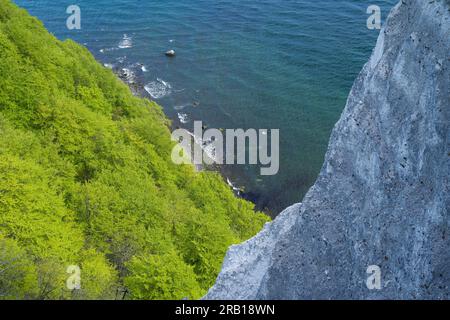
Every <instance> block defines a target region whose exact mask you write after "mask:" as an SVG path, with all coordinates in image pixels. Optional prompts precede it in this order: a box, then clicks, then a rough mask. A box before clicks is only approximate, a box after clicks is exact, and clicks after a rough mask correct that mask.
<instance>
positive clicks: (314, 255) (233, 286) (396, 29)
mask: <svg viewBox="0 0 450 320" xmlns="http://www.w3.org/2000/svg"><path fill="white" fill-rule="evenodd" d="M449 64H450V6H449V1H443V0H441V1H437V0H436V1H422V0H402V1H401V2H400V3H399V4H398V5H397V6H396V7H395V8H394V9H393V10H392V12H391V14H390V16H389V19H388V21H387V23H386V25H385V27H384V28H383V30H382V31H381V33H380V36H379V39H378V43H377V45H376V48H375V50H374V52H373V54H372V57H371V59H370V61H369V62H368V63H367V64H366V65H365V66H364V68H363V70H362V72H361V74H360V75H359V77H358V79H357V80H356V82H355V84H354V86H353V88H352V90H351V93H350V96H349V98H348V102H347V106H346V108H345V110H344V112H343V114H342V117H341V119H340V120H339V122H338V123H337V124H336V126H335V128H334V131H333V133H332V136H331V140H330V144H329V149H328V152H327V154H326V159H325V164H324V166H323V168H322V171H321V173H320V176H319V178H318V180H317V182H316V183H315V185H314V186H313V187H312V188H311V190H310V191H309V193H308V194H307V196H306V197H305V199H304V201H303V203H302V204H298V205H296V206H293V207H291V208H289V209H287V210H286V211H285V212H284V213H282V214H281V215H280V217H278V218H277V219H276V220H275V221H274V222H273V223H271V224H268V225H267V226H266V227H265V229H264V231H262V232H261V233H260V234H258V235H257V236H256V237H255V238H253V239H251V240H249V241H247V242H246V243H244V244H242V245H240V246H234V247H231V248H230V250H229V252H228V254H227V257H226V259H225V262H224V265H223V268H222V272H221V274H220V275H219V277H218V279H217V281H216V284H215V286H214V287H213V288H211V289H210V291H209V293H208V294H207V296H206V297H205V298H206V299H230V298H231V299H336V298H338V299H379V298H390V299H419V298H439V299H448V298H449V295H450V252H449V248H450V240H449V239H450V238H449V237H450V234H449V223H450V215H449V208H450V194H449V179H450V69H449ZM372 265H376V266H379V267H380V269H381V289H380V290H377V289H374V290H369V289H368V287H367V286H366V280H367V278H368V277H369V276H370V275H371V274H367V270H368V267H369V266H372Z"/></svg>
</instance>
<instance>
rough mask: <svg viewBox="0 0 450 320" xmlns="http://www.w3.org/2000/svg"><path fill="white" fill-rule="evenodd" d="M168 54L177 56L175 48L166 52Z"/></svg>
mask: <svg viewBox="0 0 450 320" xmlns="http://www.w3.org/2000/svg"><path fill="white" fill-rule="evenodd" d="M166 56H168V57H175V51H174V50H169V51H167V52H166Z"/></svg>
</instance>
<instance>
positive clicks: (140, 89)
mask: <svg viewBox="0 0 450 320" xmlns="http://www.w3.org/2000/svg"><path fill="white" fill-rule="evenodd" d="M103 66H104V67H105V68H109V69H111V70H112V71H113V72H114V74H115V75H116V76H117V77H118V78H119V79H120V80H121V81H122V82H123V83H125V84H126V85H127V86H128V87H129V88H130V90H131V92H132V94H133V95H135V96H139V97H141V98H144V99H149V100H150V101H152V102H155V103H157V104H158V105H159V103H158V102H156V101H155V100H153V99H151V95H150V94H149V92H148V91H147V90H146V89H145V85H144V83H143V81H140V78H139V75H137V74H136V73H135V72H134V71H133V70H131V69H130V68H124V67H121V66H113V65H111V64H107V63H103ZM134 66H139V67H141V70H142V72H146V71H144V70H145V66H144V65H143V64H141V63H135V64H134ZM161 109H162V110H163V112H164V107H162V106H161ZM164 115H165V116H166V118H167V119H168V120H169V121H170V130H171V132H172V131H173V130H176V129H185V128H181V127H180V126H179V125H176V124H175V123H174V121H176V119H171V118H170V117H169V116H168V115H167V114H166V112H164ZM180 122H181V121H180ZM185 130H187V129H185ZM187 131H188V132H189V134H190V135H191V136H192V137H193V140H194V143H196V144H197V145H199V146H200V147H201V148H202V150H203V152H204V154H206V155H207V156H210V152H208V150H207V147H208V145H207V144H206V145H205V144H204V143H203V142H202V141H201V139H200V138H198V137H195V136H194V134H193V133H192V132H190V131H189V130H187ZM186 152H189V151H187V150H186ZM191 152H192V150H191ZM192 165H193V166H194V167H195V169H196V171H197V172H201V171H214V172H217V173H219V174H220V176H221V177H222V179H223V180H224V182H225V183H226V184H227V185H228V186H229V187H230V189H231V190H232V191H233V193H234V194H235V196H236V197H238V198H241V199H244V200H247V201H250V202H251V203H253V204H254V205H255V211H260V212H262V213H264V214H265V215H267V216H269V217H271V218H273V215H272V213H271V211H270V210H269V209H268V208H265V209H262V208H257V204H256V201H254V199H257V198H259V197H260V196H261V195H259V194H256V193H253V192H249V193H247V192H245V187H244V186H237V185H235V184H234V183H233V181H232V180H231V178H230V175H229V173H230V170H226V168H225V166H224V165H219V164H205V163H203V164H201V165H199V164H192Z"/></svg>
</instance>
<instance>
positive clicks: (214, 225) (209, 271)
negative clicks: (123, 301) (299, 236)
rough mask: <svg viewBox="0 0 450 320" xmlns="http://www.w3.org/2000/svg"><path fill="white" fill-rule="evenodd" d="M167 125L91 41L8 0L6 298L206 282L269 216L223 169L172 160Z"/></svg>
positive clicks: (2, 222) (0, 170)
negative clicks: (67, 36) (76, 274)
mask: <svg viewBox="0 0 450 320" xmlns="http://www.w3.org/2000/svg"><path fill="white" fill-rule="evenodd" d="M168 125H169V123H168V120H167V119H166V118H165V116H164V114H163V112H162V111H161V108H160V107H159V106H158V105H156V104H155V103H153V102H150V101H148V100H145V99H141V98H137V97H134V96H133V95H132V94H131V92H130V90H129V88H128V87H127V86H126V85H125V84H123V83H122V82H120V80H118V79H117V77H116V76H115V75H114V74H113V73H112V71H110V70H108V69H106V68H104V67H103V66H101V65H100V64H99V63H97V62H96V61H95V59H94V58H93V57H92V55H91V54H90V53H89V51H88V50H87V49H86V48H84V47H82V46H80V45H78V44H76V43H75V42H73V41H70V40H67V41H64V42H61V41H59V40H57V39H56V38H55V37H54V36H52V35H51V34H49V33H48V32H47V31H46V30H45V28H44V27H43V25H42V23H41V22H40V21H39V20H37V19H36V18H33V17H31V16H29V15H28V13H27V12H26V11H25V10H23V9H19V8H18V7H17V6H16V5H14V4H12V3H11V2H10V1H6V0H0V298H3V299H71V298H79V299H114V298H117V297H119V298H122V297H123V293H124V292H127V294H126V295H125V297H126V298H128V299H182V298H185V297H187V298H190V299H195V298H199V297H201V296H202V295H203V294H204V293H205V292H206V290H207V289H208V288H209V287H210V286H211V285H212V284H213V283H214V281H215V278H216V276H217V274H218V272H219V270H220V267H221V263H222V260H223V257H224V254H225V252H226V250H227V248H228V246H230V245H231V244H235V243H239V242H242V241H244V240H246V239H248V238H249V237H251V236H253V235H254V234H255V233H257V232H258V231H259V230H260V229H261V227H262V225H263V224H264V223H265V222H266V221H267V220H268V218H267V217H266V216H265V215H263V214H262V213H258V212H255V211H254V207H253V205H252V204H251V203H250V202H247V201H244V200H242V199H238V198H236V197H235V196H234V194H233V193H232V191H231V190H230V189H229V187H228V186H227V185H226V184H225V183H224V182H223V179H222V178H221V177H220V175H218V174H217V173H212V172H195V170H194V168H193V166H190V165H184V166H176V165H174V164H173V163H172V162H171V158H170V155H171V150H172V146H173V142H172V141H171V140H170V132H169V129H168ZM70 265H77V266H79V267H80V268H81V289H80V290H74V291H70V290H68V289H67V286H66V281H67V279H68V277H69V276H70V275H69V274H68V273H67V272H66V271H67V267H68V266H70ZM118 292H120V294H119V295H118Z"/></svg>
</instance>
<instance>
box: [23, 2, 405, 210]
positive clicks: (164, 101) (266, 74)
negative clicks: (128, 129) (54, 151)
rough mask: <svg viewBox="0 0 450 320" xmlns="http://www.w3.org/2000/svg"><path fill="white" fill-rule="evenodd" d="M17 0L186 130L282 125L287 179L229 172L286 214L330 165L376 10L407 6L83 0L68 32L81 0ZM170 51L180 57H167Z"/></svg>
mask: <svg viewBox="0 0 450 320" xmlns="http://www.w3.org/2000/svg"><path fill="white" fill-rule="evenodd" d="M15 2H16V3H17V4H19V5H20V6H22V7H25V8H27V9H29V11H30V12H31V13H32V14H33V15H35V16H37V17H38V18H40V19H41V20H42V21H43V22H44V24H45V26H46V27H47V28H48V29H49V30H50V31H51V32H52V33H54V34H55V35H56V36H57V37H58V38H60V39H65V38H72V39H74V40H76V41H78V42H80V43H82V44H84V45H86V46H87V48H88V49H89V50H90V51H91V52H92V53H93V54H94V55H95V57H96V58H97V59H98V60H100V61H101V62H102V63H105V64H110V65H113V66H114V67H116V68H118V67H120V68H124V67H125V68H128V69H129V70H130V71H131V72H132V73H133V76H135V77H136V79H137V80H136V81H137V82H139V83H142V85H147V89H148V92H150V93H151V95H152V96H153V99H155V100H156V101H157V102H158V103H159V104H161V105H162V106H163V107H164V110H165V112H166V114H167V115H168V116H169V117H170V118H171V119H174V122H175V123H174V124H175V125H179V126H185V127H190V125H191V124H192V121H193V120H203V122H204V123H205V124H206V125H207V126H208V127H215V128H244V129H246V128H255V129H260V128H268V129H270V128H278V129H280V140H281V146H280V158H281V162H280V171H279V174H278V175H276V176H272V177H262V176H260V175H259V167H246V166H240V167H237V166H235V167H228V168H227V167H226V168H225V169H224V170H225V171H226V174H227V175H228V176H229V177H230V178H231V180H232V181H234V182H236V184H238V185H243V186H245V188H246V191H247V194H248V196H250V197H252V199H253V200H254V201H255V202H257V204H258V206H259V207H260V208H265V207H267V208H269V209H270V210H272V211H273V212H277V211H278V210H280V209H281V208H284V207H286V206H288V205H290V204H292V203H294V202H299V201H301V199H302V197H303V195H304V194H305V192H306V191H307V190H308V188H309V187H310V186H311V185H312V184H313V183H314V180H315V178H316V176H317V174H318V172H319V170H320V168H321V165H322V162H323V156H324V154H325V151H326V147H327V143H328V138H329V135H330V132H331V129H332V127H333V125H334V123H335V122H336V121H337V119H338V118H339V115H340V113H341V111H342V109H343V108H344V106H345V102H346V97H347V95H348V93H349V90H350V88H351V85H352V83H353V81H354V79H355V77H356V76H357V74H358V72H359V71H360V69H361V68H362V66H363V64H364V63H365V62H366V61H367V60H368V58H369V56H370V53H371V51H372V49H373V46H374V45H375V42H376V38H377V36H378V32H379V31H377V30H369V29H367V27H366V19H367V17H368V14H366V9H367V7H368V6H369V5H372V4H377V5H379V6H380V7H381V8H382V16H383V18H385V17H386V15H387V14H388V12H389V10H390V8H391V7H392V6H393V5H394V4H395V3H396V2H397V1H396V0H385V1H379V0H378V1H377V0H370V1H360V0H359V1H356V0H341V1H339V0H315V1H313V0H309V1H308V0H239V1H237V0H196V1H187V0H176V1H175V0H164V1H155V0H154V1H151V0H148V1H136V0H96V1H92V0H77V1H76V4H77V5H79V6H80V8H81V27H82V29H81V30H68V29H67V28H66V19H67V17H68V14H66V8H67V7H68V6H69V5H71V4H73V1H72V0H69V1H66V0H59V1H54V0H40V1H30V0H17V1H15ZM169 49H174V50H175V51H176V52H177V56H176V57H175V58H167V57H165V55H164V52H165V51H167V50H169ZM141 64H143V65H144V66H145V68H142V65H141ZM142 69H144V70H146V72H143V71H142ZM148 96H149V98H152V97H151V96H150V95H148ZM179 117H181V118H182V120H183V122H186V123H180V121H179Z"/></svg>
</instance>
